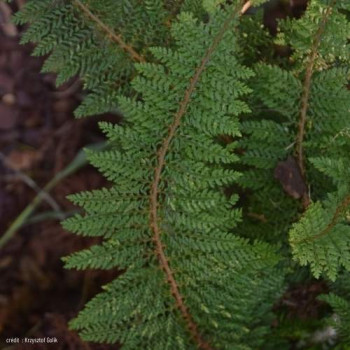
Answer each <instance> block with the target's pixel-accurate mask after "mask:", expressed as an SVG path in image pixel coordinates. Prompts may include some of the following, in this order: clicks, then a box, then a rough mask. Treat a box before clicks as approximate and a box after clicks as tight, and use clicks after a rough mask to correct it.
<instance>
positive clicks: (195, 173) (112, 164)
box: [65, 2, 282, 350]
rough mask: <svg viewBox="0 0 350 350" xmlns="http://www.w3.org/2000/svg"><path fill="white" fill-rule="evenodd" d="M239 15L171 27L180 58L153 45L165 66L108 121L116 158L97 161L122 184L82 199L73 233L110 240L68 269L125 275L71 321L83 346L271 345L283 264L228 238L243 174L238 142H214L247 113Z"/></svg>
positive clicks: (144, 74) (149, 70) (217, 14)
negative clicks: (232, 188) (228, 190)
mask: <svg viewBox="0 0 350 350" xmlns="http://www.w3.org/2000/svg"><path fill="white" fill-rule="evenodd" d="M241 6H242V5H241V3H240V2H238V4H235V5H234V6H233V9H232V8H228V9H229V10H230V12H228V11H227V10H226V9H220V8H217V7H215V11H214V12H213V13H212V15H211V19H210V21H209V22H208V23H207V24H203V23H200V22H199V21H197V20H196V19H195V18H194V17H193V15H191V14H189V13H182V14H181V15H180V17H179V22H178V23H175V24H174V25H173V26H172V35H173V37H174V38H175V43H176V47H177V49H176V50H172V49H163V48H154V49H152V50H151V51H152V53H153V54H154V55H155V57H156V59H157V60H158V61H159V62H161V64H150V63H142V64H137V65H136V68H137V70H138V72H139V73H140V76H138V77H136V78H135V80H134V81H133V83H132V85H133V87H134V89H135V90H136V92H137V93H138V94H140V95H142V99H143V100H142V102H140V101H137V100H135V99H132V98H126V97H121V98H119V100H118V103H119V106H120V108H121V110H122V111H123V112H124V113H125V115H126V117H125V121H124V123H123V125H122V126H113V125H111V124H107V123H103V124H102V127H103V129H104V131H105V132H106V134H107V135H108V137H109V140H110V146H111V148H112V150H110V151H105V152H103V153H101V152H99V153H92V152H89V158H90V160H91V162H92V163H93V164H94V165H95V166H97V167H98V168H99V169H100V170H101V171H102V172H103V173H104V174H105V176H107V178H109V179H110V180H111V181H113V182H114V183H115V185H114V186H113V187H112V188H111V189H109V190H106V189H104V190H100V191H97V192H93V193H84V194H80V195H75V196H73V197H72V199H73V201H74V202H75V203H77V204H79V205H82V206H83V207H84V208H85V210H86V215H85V216H79V215H78V216H76V217H75V218H71V219H68V220H67V221H66V223H65V227H66V228H68V229H70V230H71V231H73V232H77V233H81V234H88V235H101V236H103V237H104V238H105V239H107V240H106V241H105V243H104V244H103V245H102V246H99V247H97V248H95V247H92V248H90V249H89V250H86V251H83V252H80V253H76V254H75V255H73V256H71V257H70V258H69V259H67V266H69V267H78V268H85V267H100V268H110V267H113V266H121V267H124V268H127V270H128V271H127V272H126V273H125V275H123V276H122V277H121V278H120V279H117V281H115V282H112V284H110V285H109V286H108V287H107V288H108V290H109V291H108V292H106V293H105V294H102V295H100V296H97V297H96V298H95V299H94V300H93V301H91V302H90V304H88V306H87V308H86V309H85V311H83V312H82V313H81V314H80V316H78V318H77V319H76V320H75V321H74V322H73V323H72V325H73V327H74V328H76V329H79V330H81V334H82V336H83V338H84V339H86V340H95V341H107V342H120V343H123V344H124V347H125V348H126V349H128V348H130V349H136V348H137V347H138V346H141V344H142V348H145V349H152V350H153V349H161V348H162V349H164V348H169V349H181V348H184V349H191V348H196V347H199V348H202V349H212V348H220V349H229V348H235V349H240V348H242V349H248V348H255V347H256V346H258V345H259V344H261V343H262V341H263V335H264V334H265V332H266V328H265V325H266V322H262V318H264V317H265V316H266V315H267V314H268V312H267V310H268V309H269V305H271V304H269V303H271V301H272V300H273V299H274V298H275V297H276V295H278V293H279V292H280V288H281V285H282V279H281V275H280V274H279V273H277V270H275V268H274V266H275V265H276V263H277V262H278V258H277V256H276V254H275V252H274V249H273V248H272V247H270V246H269V245H267V244H263V243H259V242H256V243H254V244H250V243H249V242H247V241H245V240H242V239H241V238H239V237H237V236H236V235H235V234H233V233H232V232H231V230H232V228H234V226H236V225H237V223H238V222H239V220H240V211H239V210H237V209H233V208H232V206H233V205H235V203H236V202H237V196H236V195H233V196H231V198H227V197H226V196H225V194H224V192H223V188H224V187H225V186H226V185H228V184H232V183H234V182H236V181H237V179H238V177H239V174H238V173H237V171H235V170H233V169H231V168H230V167H227V165H226V164H230V163H232V162H235V161H237V156H236V155H234V154H233V152H232V151H233V148H234V145H229V146H226V145H222V144H220V143H219V142H218V141H217V136H218V135H220V134H221V133H222V132H225V134H229V135H232V136H234V137H239V136H240V130H239V126H238V117H237V116H239V115H241V114H242V113H246V112H248V111H249V108H248V107H247V105H246V104H245V102H243V100H242V97H243V96H245V95H247V94H248V93H250V89H249V88H247V86H246V84H245V81H246V80H247V79H248V78H249V77H251V76H252V75H253V72H252V71H251V70H249V69H247V68H245V67H243V66H242V65H240V64H239V62H237V61H236V60H235V58H234V56H233V53H234V52H235V50H237V48H236V45H237V44H236V42H235V32H234V30H232V28H233V27H234V26H235V25H236V22H237V17H238V13H239V11H240V10H241V8H242V7H241ZM218 118H219V119H220V124H219V123H218ZM201 149H202V151H201ZM195 150H198V152H195ZM208 150H209V151H211V152H210V154H209V152H208ZM205 151H207V152H205ZM113 252H114V253H113ZM118 252H119V253H118ZM99 254H101V255H102V254H103V256H104V258H101V259H98V258H97V256H98V255H99ZM243 271H244V274H243V273H242V272H243ZM271 271H275V272H274V273H276V278H274V279H273V281H271V280H270V279H269V277H268V276H269V275H270V276H271ZM133 276H136V277H133ZM140 276H142V281H143V282H142V286H143V288H145V289H147V292H146V293H144V294H143V295H142V296H141V295H136V294H137V293H139V289H140V283H141V282H140ZM268 279H269V283H267V280H268ZM126 280H127V281H126ZM248 286H250V287H248ZM253 286H254V287H253ZM123 288H125V289H123ZM255 288H259V290H260V291H261V294H262V295H263V297H262V298H261V299H259V298H256V295H255V293H253V290H254V289H255ZM122 290H123V291H122ZM119 293H122V294H121V295H120V298H119V300H118V303H116V301H115V298H114V295H116V294H118V295H119ZM135 293H136V294H135ZM155 295H156V296H155ZM214 295H216V298H217V299H216V301H215V302H214V299H213V296H214ZM149 300H153V301H154V303H152V307H150V305H149ZM262 300H265V302H264V303H262V304H261V305H259V303H260V302H261V301H262ZM267 300H269V301H267ZM266 301H267V302H266ZM258 305H259V307H258ZM256 308H258V310H259V312H258V318H257V313H256ZM99 310H101V311H99ZM103 310H104V311H103ZM107 310H109V311H108V317H107ZM110 310H114V311H112V313H111V312H110ZM248 315H250V316H248ZM107 318H108V319H107ZM165 334H166V335H167V336H166V337H164V335H165ZM169 338H170V339H171V340H168V339H169ZM169 342H171V343H169Z"/></svg>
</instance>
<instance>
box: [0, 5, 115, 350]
mask: <svg viewBox="0 0 350 350" xmlns="http://www.w3.org/2000/svg"><path fill="white" fill-rule="evenodd" d="M21 3H23V1H18V2H17V4H16V3H15V4H13V5H11V8H10V7H8V5H5V6H7V7H8V8H7V9H10V10H12V11H16V10H17V9H18V8H17V7H18V4H21ZM1 6H2V5H1ZM4 12H5V13H4ZM0 19H1V23H2V25H1V29H0V156H1V159H0V233H1V234H2V233H3V232H5V230H6V229H7V228H8V227H9V225H10V224H11V223H12V222H13V220H14V219H16V217H17V216H18V215H19V214H20V213H21V211H22V210H23V209H24V208H25V207H26V206H27V205H28V204H29V203H30V202H31V200H32V199H33V198H34V196H35V195H36V192H35V190H34V189H33V188H32V187H31V186H28V184H27V183H26V181H25V179H26V178H30V179H32V180H33V181H34V182H35V183H36V184H37V186H38V187H39V188H42V187H44V186H45V184H46V183H48V182H49V181H50V180H51V179H52V178H53V177H54V176H55V174H57V172H59V171H60V170H62V169H63V168H64V167H65V166H67V164H69V163H70V162H71V161H72V159H73V158H74V157H75V155H76V154H77V153H78V152H79V151H80V150H81V148H82V147H84V146H85V145H87V144H91V143H95V142H98V141H101V140H103V138H102V136H101V134H100V132H99V131H98V127H97V121H98V120H101V119H106V120H110V121H114V122H116V121H117V120H118V119H117V117H116V116H113V115H108V116H99V117H98V118H89V119H85V120H75V119H74V117H73V111H74V109H75V108H76V106H77V105H78V104H79V102H80V100H81V98H82V93H81V87H80V83H79V82H78V81H71V82H68V83H67V84H65V85H64V86H62V87H60V88H58V89H57V88H56V87H55V77H54V75H49V74H41V73H40V69H41V66H42V63H43V59H42V58H34V57H31V56H30V52H31V51H32V47H31V46H29V45H27V46H22V45H19V38H20V35H21V32H22V30H23V28H15V27H14V28H13V26H11V24H10V23H8V17H7V13H6V8H3V7H0ZM106 185H107V186H108V184H107V183H106V182H105V180H104V179H103V178H102V176H101V175H99V174H98V173H97V171H95V170H94V169H93V168H91V167H85V168H83V169H81V170H80V171H79V172H77V173H76V174H74V175H72V176H70V177H69V178H67V179H66V180H64V181H63V182H61V183H59V184H58V185H57V186H56V187H55V189H54V190H53V191H52V193H51V195H52V197H53V198H54V201H55V202H56V204H57V205H58V206H59V208H60V209H61V210H62V211H63V212H65V213H66V212H70V211H72V210H73V209H74V207H73V206H72V204H71V203H69V201H67V200H66V198H65V197H66V195H67V194H70V193H74V192H79V191H82V190H91V189H94V188H99V187H102V186H106ZM46 211H52V208H50V206H49V205H48V204H46V203H45V202H43V204H42V205H41V206H40V208H39V209H38V211H37V212H46ZM92 243H93V240H91V239H90V240H89V239H86V238H81V237H77V236H74V235H71V234H68V233H67V232H65V231H64V230H63V229H62V228H61V226H60V224H59V222H58V221H50V220H46V221H42V222H39V223H36V224H28V225H26V226H24V227H23V228H22V229H20V230H19V231H18V232H16V235H15V236H14V237H13V238H12V239H11V240H10V241H9V242H8V244H6V246H5V247H4V248H2V249H0V349H9V350H10V349H13V350H20V349H35V350H44V349H52V350H53V349H60V350H64V349H70V350H73V349H74V350H80V349H91V350H93V349H96V350H99V349H112V348H113V349H116V346H113V347H112V346H102V345H94V344H86V343H83V342H82V341H81V340H80V338H79V337H78V336H77V334H75V333H73V332H71V331H69V330H68V327H67V321H69V320H70V319H71V318H73V317H74V316H75V315H76V314H77V312H78V311H79V310H80V309H81V308H82V306H83V305H84V304H85V302H86V301H87V300H89V299H91V297H93V296H94V295H95V294H96V293H97V292H99V291H100V290H101V285H104V284H106V283H107V282H108V281H110V280H111V279H112V278H113V277H115V276H116V275H117V274H118V271H108V272H106V271H84V272H79V271H69V270H65V269H63V264H62V262H61V257H63V256H66V255H69V254H70V253H72V252H74V251H77V250H80V249H82V248H85V247H88V246H89V245H91V244H92ZM15 337H20V338H23V337H31V338H38V337H56V338H57V341H58V343H54V344H36V345H16V344H14V345H11V344H8V343H6V339H8V338H15Z"/></svg>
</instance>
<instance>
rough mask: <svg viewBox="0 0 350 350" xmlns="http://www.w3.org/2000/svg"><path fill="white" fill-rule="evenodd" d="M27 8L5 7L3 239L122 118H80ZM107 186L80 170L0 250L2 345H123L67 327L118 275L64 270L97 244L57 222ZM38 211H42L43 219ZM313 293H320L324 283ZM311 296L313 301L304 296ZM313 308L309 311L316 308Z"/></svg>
mask: <svg viewBox="0 0 350 350" xmlns="http://www.w3.org/2000/svg"><path fill="white" fill-rule="evenodd" d="M305 2H306V1H304V0H298V1H297V0H295V1H294V2H293V1H292V0H291V3H290V4H291V5H290V7H289V8H288V7H286V6H277V7H276V6H275V7H274V8H271V9H270V12H269V13H268V16H266V18H265V20H266V25H267V26H269V28H270V30H271V31H272V32H273V31H274V28H275V23H276V17H284V16H286V15H287V14H290V13H291V11H300V6H301V8H303V6H305ZM24 3H25V0H17V1H14V2H13V3H12V4H11V6H10V5H6V4H4V3H1V2H0V233H1V234H2V233H4V232H6V230H7V229H8V228H9V227H10V225H11V224H12V223H13V221H14V220H15V219H16V218H17V217H18V215H19V214H20V213H21V212H22V210H23V209H24V208H25V207H27V206H28V205H29V204H30V203H31V201H32V200H33V198H34V197H35V196H36V195H37V194H38V193H37V192H38V191H40V189H42V188H43V187H44V186H45V185H46V184H47V183H48V182H49V181H51V180H52V179H53V178H54V177H55V176H56V175H57V174H58V173H59V172H60V171H61V170H63V169H64V168H65V167H66V166H67V165H69V164H70V163H71V162H72V160H73V159H74V158H75V156H76V155H77V154H78V153H79V151H80V150H81V149H82V148H83V147H84V146H86V145H89V144H94V143H97V142H99V141H102V140H103V136H102V135H101V133H100V132H99V131H98V127H97V121H98V120H109V121H112V122H117V121H118V117H117V116H115V115H112V114H111V115H104V116H98V117H94V118H88V119H83V120H76V119H74V116H73V111H74V109H75V108H76V107H77V106H78V104H79V103H80V101H81V100H82V98H83V93H82V91H81V84H80V83H79V81H77V80H73V81H70V82H68V83H67V84H65V85H64V86H61V87H60V88H56V87H55V76H54V75H52V74H42V73H40V69H41V66H42V64H43V61H44V59H43V58H37V57H31V56H30V53H31V51H32V49H33V47H32V46H31V45H24V46H23V45H20V44H19V39H20V37H21V33H22V32H23V30H24V28H20V27H16V26H14V25H12V24H11V23H10V16H11V14H12V13H13V12H16V11H17V10H18V8H19V7H21V6H23V4H24ZM298 6H299V7H298ZM102 186H108V184H107V183H106V181H105V180H104V179H103V178H102V176H101V175H99V174H98V173H97V171H95V170H94V169H93V168H92V167H90V166H85V167H84V168H83V169H80V170H78V171H76V172H75V173H74V174H73V175H71V176H69V177H67V178H66V179H64V180H63V181H61V182H59V183H58V184H57V185H56V186H55V187H54V189H53V190H52V191H51V192H50V195H48V194H47V195H46V199H45V200H43V201H42V204H41V205H40V207H39V208H38V210H37V211H36V212H35V213H34V214H33V216H31V221H26V222H25V223H24V226H23V227H21V228H20V229H19V230H16V232H15V234H14V236H13V237H12V238H11V239H10V240H9V241H8V242H7V244H6V245H4V246H3V247H0V349H6V350H21V349H34V348H35V350H44V349H58V350H80V349H83V350H84V349H86V350H88V349H91V350H95V349H96V350H102V349H112V348H113V349H116V346H113V347H112V346H107V345H96V344H88V343H84V342H82V341H81V340H80V338H79V337H78V335H77V334H76V333H74V332H71V331H69V330H68V327H67V322H68V321H69V320H70V319H71V318H73V317H74V316H75V315H76V314H77V312H78V311H79V310H80V309H81V308H82V306H83V305H84V304H85V303H86V301H87V300H89V299H91V297H93V296H94V295H95V294H96V293H97V292H99V291H100V290H101V287H100V286H101V285H104V284H106V283H107V282H109V281H110V280H112V279H113V278H114V277H115V276H117V275H118V271H117V270H114V271H108V272H105V271H93V270H89V271H71V270H65V269H63V263H62V261H61V257H63V256H67V255H69V254H71V253H72V252H74V251H77V250H79V249H82V248H85V247H88V246H90V245H91V244H92V243H94V242H96V240H91V239H87V238H82V237H77V236H74V235H72V234H68V233H67V232H65V231H64V230H63V229H62V228H61V226H60V223H59V220H57V218H56V219H49V218H48V217H49V216H52V214H55V215H56V216H57V214H61V213H70V212H72V211H73V210H76V208H74V206H73V205H72V204H71V203H70V202H69V201H68V200H67V199H66V195H68V194H71V193H76V192H80V191H82V190H91V189H94V188H99V187H102ZM38 213H41V214H42V215H40V216H35V215H36V214H38ZM58 216H59V215H58ZM33 217H35V218H36V221H35V222H34V221H33ZM1 234H0V236H1ZM309 288H313V289H315V293H316V294H317V293H319V291H318V290H317V288H318V286H317V285H316V286H315V285H314V286H309ZM311 292H312V291H311ZM304 294H305V295H307V296H305V297H302V296H301V295H304ZM311 294H312V293H311ZM293 298H295V300H296V302H298V305H299V306H300V303H301V302H302V300H304V301H305V298H310V290H308V291H306V289H305V288H303V289H302V290H301V291H300V293H299V292H298V293H296V295H293ZM305 303H306V304H305V305H304V306H302V307H301V308H302V309H303V308H304V309H305V307H306V306H307V305H308V302H305ZM311 307H312V306H311ZM15 337H21V338H23V337H30V338H40V337H51V338H57V340H58V343H57V344H55V345H49V344H36V345H35V347H33V346H32V345H21V344H19V345H16V344H15V345H13V344H12V345H11V344H8V343H6V339H9V338H15Z"/></svg>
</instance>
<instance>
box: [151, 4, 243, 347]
mask: <svg viewBox="0 0 350 350" xmlns="http://www.w3.org/2000/svg"><path fill="white" fill-rule="evenodd" d="M248 3H249V2H248ZM249 4H250V3H249ZM248 8H249V5H247V4H245V5H244V6H243V8H242V9H241V11H240V12H241V14H243V13H244V12H245V11H246V10H247V9H248ZM238 11H239V8H237V9H236V11H233V13H232V14H231V15H230V16H229V17H228V18H227V19H226V21H225V22H224V24H223V27H222V28H221V30H220V32H219V33H218V34H217V36H216V37H215V38H214V40H213V43H212V44H211V46H210V47H209V48H208V50H207V52H206V54H205V55H204V57H203V59H202V61H201V63H200V65H199V67H198V68H197V69H196V71H195V73H194V75H193V77H192V79H191V80H190V83H189V86H188V88H187V90H186V91H185V94H184V97H183V99H182V101H181V103H180V107H179V109H178V111H177V112H176V114H175V116H174V120H173V123H172V124H171V126H170V128H169V133H168V135H167V137H166V138H165V139H164V141H163V143H162V145H161V146H160V148H159V150H158V152H157V166H156V168H155V171H154V178H153V182H152V184H151V190H150V207H149V217H150V228H151V231H152V232H153V241H154V244H155V252H156V255H157V257H158V260H159V263H160V265H161V267H162V269H163V270H164V272H165V274H166V278H167V282H168V283H169V286H170V290H171V293H172V295H173V297H174V298H175V303H176V306H177V307H178V309H179V311H180V313H181V315H182V317H183V319H184V321H185V323H186V326H187V328H188V330H189V332H190V334H191V336H192V338H193V340H194V341H195V342H196V343H197V346H198V347H199V348H200V349H203V350H212V349H213V348H212V346H211V345H210V344H208V343H207V342H206V341H205V340H204V339H203V338H202V336H201V334H200V332H199V330H198V327H197V324H196V323H195V321H194V320H193V318H192V315H191V314H190V311H189V309H188V307H187V306H186V304H185V301H184V298H183V296H182V295H181V292H180V290H179V287H178V284H177V282H176V280H175V277H174V274H173V271H172V270H171V267H170V265H169V262H168V259H167V257H166V254H165V251H164V246H163V243H162V240H161V229H160V227H159V215H158V206H159V203H158V196H159V184H160V181H161V174H162V171H163V168H164V166H165V156H166V154H167V152H168V149H169V146H170V143H171V141H172V139H173V138H174V136H175V133H176V131H177V128H178V127H179V126H180V122H181V119H182V117H183V116H184V115H185V113H186V111H187V107H188V105H189V103H190V101H191V96H192V93H193V91H194V90H195V87H196V85H197V83H198V81H199V79H200V76H201V74H202V73H203V71H204V70H205V68H206V65H207V63H208V61H209V59H210V57H211V55H212V54H213V52H214V51H215V49H216V48H217V46H218V45H219V43H220V41H221V40H222V38H223V36H224V34H225V32H226V31H227V30H228V28H229V24H230V23H231V21H232V20H233V19H234V18H235V17H236V16H237V14H238Z"/></svg>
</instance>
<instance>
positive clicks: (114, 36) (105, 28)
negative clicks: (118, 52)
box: [73, 0, 145, 62]
mask: <svg viewBox="0 0 350 350" xmlns="http://www.w3.org/2000/svg"><path fill="white" fill-rule="evenodd" d="M73 3H74V4H75V5H76V6H77V7H78V8H79V9H80V10H81V11H82V12H83V13H84V14H85V15H86V16H87V17H88V18H89V19H90V20H91V21H93V22H95V23H96V24H97V25H98V27H100V29H101V30H102V31H103V32H105V34H107V36H108V37H109V39H110V40H112V41H113V42H115V43H116V44H117V45H118V46H120V48H121V49H122V50H124V51H125V52H126V53H128V54H129V56H130V57H131V58H132V59H133V60H134V61H135V62H145V59H144V57H143V56H141V55H140V54H139V53H138V52H136V50H135V49H134V48H133V47H132V46H131V45H128V44H127V43H126V42H125V41H124V40H123V38H122V36H121V35H120V34H116V33H115V32H114V31H113V30H112V29H111V28H109V27H108V26H107V25H106V24H105V23H103V22H102V21H101V20H100V19H99V18H98V17H97V16H96V15H94V14H93V13H92V12H91V11H90V9H89V8H88V7H87V5H85V4H83V3H82V2H81V1H80V0H73Z"/></svg>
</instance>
